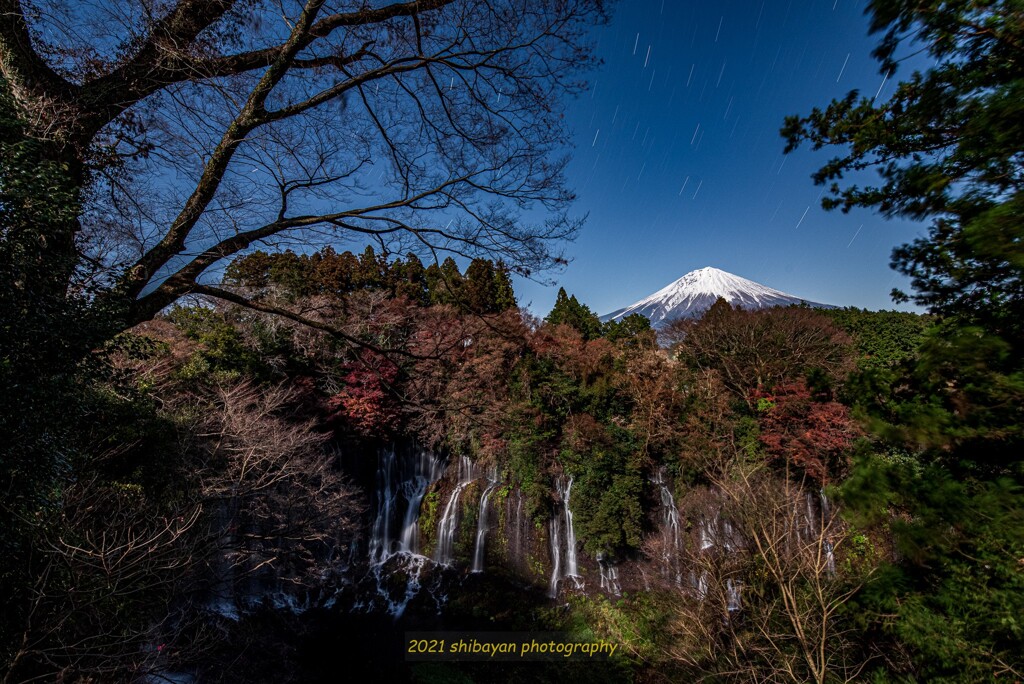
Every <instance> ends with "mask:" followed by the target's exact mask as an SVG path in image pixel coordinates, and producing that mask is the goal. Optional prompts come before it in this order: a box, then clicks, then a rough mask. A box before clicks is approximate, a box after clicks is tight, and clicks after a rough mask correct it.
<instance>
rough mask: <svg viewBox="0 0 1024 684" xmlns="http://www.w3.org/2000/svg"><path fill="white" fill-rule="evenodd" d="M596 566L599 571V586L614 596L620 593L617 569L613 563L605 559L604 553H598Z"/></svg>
mask: <svg viewBox="0 0 1024 684" xmlns="http://www.w3.org/2000/svg"><path fill="white" fill-rule="evenodd" d="M597 567H598V569H599V570H600V571H601V588H602V589H604V590H605V591H607V592H608V593H609V594H614V595H615V596H621V595H622V587H621V586H620V585H619V569H618V568H616V567H615V565H614V564H613V563H610V562H608V561H607V560H606V559H605V556H604V554H603V553H602V554H598V556H597Z"/></svg>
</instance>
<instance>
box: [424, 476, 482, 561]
mask: <svg viewBox="0 0 1024 684" xmlns="http://www.w3.org/2000/svg"><path fill="white" fill-rule="evenodd" d="M475 479H476V477H475V475H474V473H473V462H472V461H470V460H469V457H467V456H463V457H462V458H461V459H460V460H459V481H458V483H457V484H456V485H455V489H454V490H452V495H451V497H450V498H449V499H448V503H447V505H445V507H444V512H443V513H442V514H441V521H440V523H438V526H437V549H436V550H435V552H434V560H436V561H437V562H438V563H441V564H442V565H451V563H452V560H454V557H455V533H456V531H457V530H458V523H459V521H458V517H459V497H460V496H461V495H462V491H463V490H464V489H465V488H466V487H468V486H469V484H470V483H471V482H473V480H475Z"/></svg>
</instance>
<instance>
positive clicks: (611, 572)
mask: <svg viewBox="0 0 1024 684" xmlns="http://www.w3.org/2000/svg"><path fill="white" fill-rule="evenodd" d="M367 461H370V463H371V464H372V466H373V467H372V469H371V468H369V467H368V464H367ZM359 467H362V468H364V471H363V473H362V475H363V477H362V480H361V481H362V482H363V484H364V486H365V487H366V489H367V490H368V491H367V501H368V506H367V512H366V517H365V522H364V528H363V529H364V530H365V532H364V533H363V535H362V537H361V539H359V540H357V541H356V542H355V543H353V544H350V545H348V546H346V547H345V548H344V550H343V552H340V551H339V549H338V548H335V549H331V550H330V553H331V554H333V555H334V556H337V557H338V559H339V560H338V561H337V562H336V563H335V564H334V566H332V567H334V571H333V572H332V574H331V575H330V576H324V577H323V578H322V582H321V584H322V586H320V587H318V588H317V590H316V591H315V592H312V593H311V592H309V591H305V593H302V592H298V591H294V590H293V591H290V590H289V589H288V588H287V587H281V586H278V585H279V584H280V583H278V585H275V586H273V587H269V586H268V588H266V589H264V590H260V591H257V590H251V591H249V592H248V593H249V594H252V595H247V596H245V597H237V596H236V597H232V596H220V595H218V596H217V597H216V598H217V600H218V601H219V602H220V603H219V604H218V605H221V604H223V605H224V606H228V607H229V608H231V611H234V612H237V611H238V610H242V611H243V612H244V610H245V606H246V605H258V604H261V603H262V604H266V603H267V602H268V601H269V602H270V603H272V604H273V605H275V606H281V607H282V608H284V609H286V610H290V611H292V612H301V611H306V610H309V609H310V608H318V607H319V608H332V609H340V610H344V611H349V612H356V613H367V614H380V615H385V614H386V615H390V616H392V617H393V618H398V617H401V616H403V615H405V614H406V613H408V612H410V611H411V612H412V613H413V614H415V615H420V616H439V615H441V614H444V613H445V612H446V611H447V610H448V608H447V607H446V606H448V605H449V604H450V602H451V601H453V600H456V599H460V600H461V599H462V598H464V597H463V594H464V593H465V592H469V593H470V594H473V593H474V592H476V591H477V590H478V589H480V588H481V587H484V588H486V587H487V586H490V584H491V583H494V582H498V583H504V585H503V586H515V587H517V588H518V590H521V591H526V592H532V593H535V594H537V595H538V596H546V597H547V600H548V601H550V600H557V599H560V598H563V597H564V596H565V594H567V593H586V594H592V595H598V594H603V595H605V596H608V597H611V598H614V597H619V596H622V595H623V594H624V593H626V592H638V591H655V590H669V591H676V592H678V591H682V592H684V593H687V594H689V595H690V596H692V597H694V598H697V599H701V598H702V597H705V596H707V595H708V592H709V588H710V587H712V585H714V586H715V587H717V590H718V593H721V594H722V595H723V596H725V597H726V599H725V600H724V601H725V602H724V603H723V606H725V605H726V604H727V605H728V610H729V611H730V612H733V611H738V610H741V609H742V605H743V597H742V593H743V583H742V580H741V577H740V575H737V574H736V573H735V572H732V571H731V570H730V571H729V572H728V573H727V574H722V572H720V570H722V568H726V569H727V570H728V568H731V567H733V566H735V565H736V563H737V562H738V561H739V560H740V558H741V557H742V556H743V555H744V554H745V553H747V552H748V551H749V549H747V548H745V542H744V538H743V535H742V533H741V531H739V530H737V529H736V528H735V526H734V524H733V522H732V521H731V520H730V519H729V516H728V514H727V513H723V511H726V510H727V506H726V500H725V499H724V498H723V494H722V493H721V492H716V491H715V490H714V489H712V488H708V487H703V488H692V489H689V490H687V491H685V492H684V493H680V491H678V490H677V489H676V488H675V485H674V483H673V482H672V481H671V479H670V478H669V477H668V474H667V473H666V472H665V470H664V469H660V470H657V471H655V472H653V473H650V474H649V475H648V477H647V483H646V490H645V503H644V506H645V508H646V509H647V530H646V536H645V543H644V547H643V549H642V553H640V554H638V555H637V557H635V558H626V559H623V558H615V557H613V556H611V555H610V554H605V553H599V554H597V555H596V556H591V555H589V554H586V553H584V552H583V551H582V549H583V548H584V544H583V542H584V541H585V540H580V539H577V530H576V524H575V520H574V515H573V487H574V481H573V478H572V477H569V476H567V475H562V476H558V477H556V478H555V479H554V482H553V491H552V497H551V499H552V503H551V505H550V510H549V511H548V515H547V519H546V521H543V522H540V523H538V521H537V520H535V519H531V517H530V515H529V514H528V511H529V509H530V506H529V505H528V504H529V502H528V501H527V500H526V496H525V494H524V493H523V492H522V491H521V490H520V489H519V488H518V487H517V486H515V484H514V483H509V482H503V481H502V478H503V474H502V473H501V472H500V471H499V470H498V469H496V468H493V467H492V468H485V467H483V466H481V465H480V464H477V463H475V462H474V461H473V460H472V459H470V458H468V457H465V456H463V457H442V456H438V455H437V454H433V453H431V452H429V451H427V450H424V449H419V448H416V447H415V446H414V445H399V446H389V447H385V448H381V449H380V450H379V451H378V452H377V453H376V454H373V456H372V458H364V459H363V461H362V463H361V464H360V465H359ZM353 477H354V476H353ZM797 503H798V504H799V506H798V508H799V511H798V512H797V513H799V515H796V514H794V516H795V517H794V519H795V520H797V527H799V529H798V530H795V532H794V533H795V534H798V535H803V536H806V535H813V534H814V533H815V531H816V529H817V526H820V525H821V524H822V522H821V521H823V520H824V519H826V518H828V516H829V515H830V514H831V509H830V504H829V502H828V499H827V498H826V497H825V496H824V495H822V494H820V493H817V492H810V491H808V492H806V493H804V492H800V493H799V501H798V502H797ZM801 538H802V537H801ZM825 554H826V558H827V563H828V567H829V568H830V569H831V568H832V567H834V562H835V561H834V558H833V557H832V548H831V546H830V545H828V543H827V542H826V543H825ZM341 556H344V560H343V561H342V560H340V558H341ZM733 569H735V568H733ZM709 573H710V574H709ZM716 573H717V574H716ZM719 575H721V576H719ZM718 585H721V586H720V587H719V586H718ZM256 594H261V595H262V598H261V596H257V595H256ZM475 598H476V599H477V600H479V599H480V598H481V597H479V596H476V597H475ZM243 599H244V600H243ZM263 599H266V600H263ZM467 600H468V598H467ZM239 607H240V608H239ZM225 610H227V609H225ZM234 612H232V614H234Z"/></svg>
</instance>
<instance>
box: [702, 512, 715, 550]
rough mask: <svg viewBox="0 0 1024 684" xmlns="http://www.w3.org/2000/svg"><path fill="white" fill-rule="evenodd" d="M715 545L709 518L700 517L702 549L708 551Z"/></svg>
mask: <svg viewBox="0 0 1024 684" xmlns="http://www.w3.org/2000/svg"><path fill="white" fill-rule="evenodd" d="M714 545H715V541H714V537H713V536H712V534H711V525H710V523H708V519H707V518H704V517H701V519H700V550H701V551H707V550H708V549H710V548H711V547H712V546H714Z"/></svg>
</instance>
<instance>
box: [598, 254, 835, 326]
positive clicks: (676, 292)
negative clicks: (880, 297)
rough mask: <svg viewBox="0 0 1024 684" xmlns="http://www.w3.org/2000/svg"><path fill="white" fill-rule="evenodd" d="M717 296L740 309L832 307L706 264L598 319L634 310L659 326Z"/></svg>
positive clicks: (616, 317)
mask: <svg viewBox="0 0 1024 684" xmlns="http://www.w3.org/2000/svg"><path fill="white" fill-rule="evenodd" d="M719 297H721V298H723V299H725V300H726V301H727V302H729V303H730V304H732V305H733V306H736V307H741V308H744V309H766V308H768V307H772V306H789V305H790V304H807V305H808V306H813V307H818V308H822V309H831V308H834V307H833V306H831V305H829V304H818V303H816V302H812V301H809V300H806V299H803V298H801V297H797V296H795V295H791V294H787V293H785V292H781V291H779V290H776V289H773V288H770V287H767V286H765V285H761V284H760V283H755V282H754V281H753V280H747V279H746V278H741V277H739V276H737V275H733V274H732V273H726V272H725V271H722V270H719V269H717V268H711V267H710V266H708V267H705V268H700V269H697V270H696V271H690V272H689V273H687V274H686V275H684V276H683V277H682V278H680V279H679V280H677V281H675V282H674V283H670V284H669V285H666V286H665V287H663V288H661V289H660V290H658V291H657V292H655V293H654V294H652V295H650V296H648V297H645V298H643V299H641V300H640V301H639V302H636V303H635V304H631V305H630V306H627V307H626V308H624V309H619V310H618V311H613V312H611V313H610V314H605V315H604V316H602V317H601V320H602V321H607V320H612V319H614V320H617V321H621V320H622V319H623V318H625V317H626V316H629V315H630V314H634V313H638V314H641V315H643V316H646V317H647V318H649V319H650V320H651V325H652V326H653V327H654V328H660V327H663V326H664V325H666V324H667V323H668V322H669V321H672V320H675V319H677V318H696V317H698V316H700V315H701V314H703V313H704V312H705V311H707V310H708V309H710V308H711V305H712V304H714V303H715V301H717V299H718V298H719Z"/></svg>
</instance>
